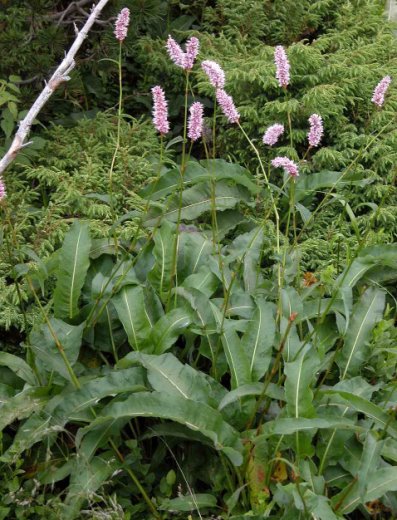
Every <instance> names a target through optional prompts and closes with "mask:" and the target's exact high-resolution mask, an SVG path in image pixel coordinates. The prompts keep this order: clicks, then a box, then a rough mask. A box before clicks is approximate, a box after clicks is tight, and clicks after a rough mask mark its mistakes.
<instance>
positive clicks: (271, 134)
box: [262, 123, 284, 146]
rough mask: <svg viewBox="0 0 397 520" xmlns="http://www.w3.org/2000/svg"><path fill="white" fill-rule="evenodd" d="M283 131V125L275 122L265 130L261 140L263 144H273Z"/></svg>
mask: <svg viewBox="0 0 397 520" xmlns="http://www.w3.org/2000/svg"><path fill="white" fill-rule="evenodd" d="M283 133H284V125H280V124H279V123H276V124H274V125H272V126H269V128H268V129H267V130H266V132H265V134H264V136H263V138H262V140H263V143H264V144H267V145H269V146H274V145H275V144H276V143H277V141H278V140H279V139H280V137H281V136H282V134H283Z"/></svg>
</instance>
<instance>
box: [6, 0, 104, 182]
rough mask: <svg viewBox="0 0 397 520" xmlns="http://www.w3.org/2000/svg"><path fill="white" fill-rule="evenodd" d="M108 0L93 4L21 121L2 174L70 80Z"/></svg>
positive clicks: (7, 154) (25, 144)
mask: <svg viewBox="0 0 397 520" xmlns="http://www.w3.org/2000/svg"><path fill="white" fill-rule="evenodd" d="M108 1H109V0H100V1H99V2H98V4H97V5H96V6H93V8H92V11H91V13H90V16H89V17H88V19H87V21H86V22H85V24H84V26H83V27H82V29H81V30H80V31H78V32H77V35H76V39H75V41H74V42H73V45H72V46H71V47H70V49H69V52H68V53H67V54H66V56H65V58H64V59H63V61H62V63H61V64H60V65H59V67H58V68H57V69H56V71H55V72H54V74H53V75H52V76H51V78H50V79H49V81H48V82H46V83H45V87H44V89H43V90H42V92H41V94H40V95H39V97H38V98H37V99H36V101H35V102H34V103H33V105H32V107H31V108H30V110H29V112H28V113H27V114H26V116H25V118H24V119H23V120H22V121H21V122H20V125H19V128H18V131H17V133H16V134H15V137H14V140H13V141H12V143H11V146H10V148H9V150H8V151H7V153H6V154H5V155H4V157H3V158H2V159H1V161H0V176H1V175H2V173H3V172H4V171H5V170H6V168H7V167H8V166H9V165H10V163H11V162H12V161H13V160H14V159H15V157H16V156H17V155H18V153H19V152H20V150H21V149H22V148H24V147H25V146H27V145H28V144H30V143H25V141H26V139H27V137H28V135H29V133H30V129H31V126H32V124H33V121H34V120H35V119H36V117H37V115H38V113H39V112H40V110H41V109H42V108H43V106H44V105H45V104H46V103H47V101H48V100H49V98H50V97H51V96H52V94H53V93H54V92H55V90H56V89H57V88H58V87H59V85H61V84H62V83H64V82H65V81H69V79H70V77H69V74H70V72H71V71H72V70H73V68H74V67H75V64H76V63H75V61H74V58H75V56H76V54H77V52H78V50H79V49H80V47H81V45H82V44H83V42H84V40H85V39H86V37H87V35H88V33H89V31H90V29H91V27H92V26H93V24H94V23H95V20H96V19H97V18H98V17H99V15H100V13H101V11H102V10H103V8H104V7H105V5H106V4H107V3H108ZM87 3H88V2H87Z"/></svg>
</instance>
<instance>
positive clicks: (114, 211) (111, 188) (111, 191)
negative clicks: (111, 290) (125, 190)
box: [109, 41, 123, 251]
mask: <svg viewBox="0 0 397 520" xmlns="http://www.w3.org/2000/svg"><path fill="white" fill-rule="evenodd" d="M121 51H122V42H121V41H120V42H119V59H118V74H119V103H118V111H117V137H116V146H115V149H114V152H113V157H112V162H111V164H110V170H109V196H110V210H111V212H112V224H114V223H115V222H116V210H115V201H114V193H113V173H114V167H115V164H116V159H117V155H118V153H119V149H120V134H121V118H122V113H123V71H122V52H121ZM114 241H115V244H116V251H117V248H118V243H117V236H116V231H114Z"/></svg>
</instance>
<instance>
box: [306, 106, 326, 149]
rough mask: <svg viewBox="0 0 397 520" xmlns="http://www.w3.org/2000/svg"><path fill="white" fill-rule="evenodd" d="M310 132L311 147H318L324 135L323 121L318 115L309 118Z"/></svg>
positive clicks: (308, 135)
mask: <svg viewBox="0 0 397 520" xmlns="http://www.w3.org/2000/svg"><path fill="white" fill-rule="evenodd" d="M309 123H310V131H309V133H308V134H307V137H308V140H309V145H310V147H314V146H318V145H319V144H320V141H321V138H322V136H323V134H324V127H323V120H322V117H321V116H319V115H318V114H312V115H311V116H310V117H309Z"/></svg>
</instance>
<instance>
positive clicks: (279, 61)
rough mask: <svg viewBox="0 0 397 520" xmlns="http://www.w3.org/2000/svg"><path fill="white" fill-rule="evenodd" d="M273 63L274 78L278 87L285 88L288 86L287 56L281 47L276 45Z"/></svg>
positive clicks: (288, 66)
mask: <svg viewBox="0 0 397 520" xmlns="http://www.w3.org/2000/svg"><path fill="white" fill-rule="evenodd" d="M274 63H275V64H276V78H277V79H278V84H279V85H280V87H287V86H288V84H289V79H290V78H289V69H290V65H289V62H288V58H287V54H286V52H285V50H284V47H283V46H282V45H277V47H276V48H275V50H274Z"/></svg>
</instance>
